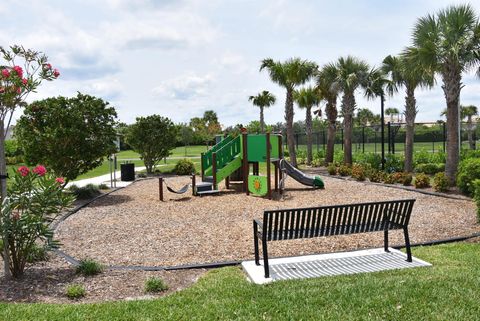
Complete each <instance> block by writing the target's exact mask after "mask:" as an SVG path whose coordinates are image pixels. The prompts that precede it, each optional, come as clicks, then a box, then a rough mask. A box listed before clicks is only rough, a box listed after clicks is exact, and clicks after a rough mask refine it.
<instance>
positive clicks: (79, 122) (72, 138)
mask: <svg viewBox="0 0 480 321" xmlns="http://www.w3.org/2000/svg"><path fill="white" fill-rule="evenodd" d="M116 117H117V113H116V112H115V109H114V108H113V107H110V106H109V103H108V102H105V101H104V100H102V99H100V98H97V97H93V96H89V95H83V94H81V93H78V94H77V96H76V97H73V98H65V97H56V98H47V99H44V100H40V101H36V102H33V103H32V104H30V105H29V106H28V107H26V108H25V111H24V114H23V116H22V117H20V119H19V121H18V122H17V126H16V128H15V133H16V135H17V138H18V141H19V142H20V144H21V145H22V146H23V148H24V151H25V160H26V161H27V163H28V164H44V165H46V166H47V167H49V168H51V169H52V170H53V172H54V173H55V174H56V175H57V176H63V177H65V179H66V180H67V181H68V180H73V179H75V178H76V177H77V176H79V175H81V174H83V173H86V172H88V171H89V170H91V169H93V168H95V167H98V166H100V165H101V164H102V162H103V159H104V157H105V156H108V155H109V154H110V153H113V152H114V151H115V140H116V137H117V134H116V130H115V118H116Z"/></svg>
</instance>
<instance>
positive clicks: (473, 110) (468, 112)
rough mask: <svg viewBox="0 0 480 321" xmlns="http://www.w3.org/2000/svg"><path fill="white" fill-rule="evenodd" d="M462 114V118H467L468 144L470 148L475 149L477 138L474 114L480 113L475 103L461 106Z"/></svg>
mask: <svg viewBox="0 0 480 321" xmlns="http://www.w3.org/2000/svg"><path fill="white" fill-rule="evenodd" d="M460 114H461V117H462V119H464V118H467V133H468V145H469V147H470V149H475V139H474V138H473V132H474V130H475V126H474V125H473V116H477V115H478V108H477V106H474V105H469V106H460Z"/></svg>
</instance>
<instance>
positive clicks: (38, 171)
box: [33, 165, 47, 176]
mask: <svg viewBox="0 0 480 321" xmlns="http://www.w3.org/2000/svg"><path fill="white" fill-rule="evenodd" d="M33 172H34V173H35V174H37V175H38V176H43V175H45V173H46V172H47V169H46V168H45V166H43V165H38V166H37V167H35V168H34V169H33Z"/></svg>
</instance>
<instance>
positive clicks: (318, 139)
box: [317, 132, 320, 153]
mask: <svg viewBox="0 0 480 321" xmlns="http://www.w3.org/2000/svg"><path fill="white" fill-rule="evenodd" d="M319 150H320V132H317V153H318V151H319Z"/></svg>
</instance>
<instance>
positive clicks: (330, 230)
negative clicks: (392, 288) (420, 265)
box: [253, 199, 415, 278]
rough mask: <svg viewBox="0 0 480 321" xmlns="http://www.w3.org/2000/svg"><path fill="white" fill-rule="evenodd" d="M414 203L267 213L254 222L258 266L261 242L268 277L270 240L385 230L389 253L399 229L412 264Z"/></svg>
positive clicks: (330, 207) (312, 208)
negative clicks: (410, 227)
mask: <svg viewBox="0 0 480 321" xmlns="http://www.w3.org/2000/svg"><path fill="white" fill-rule="evenodd" d="M414 202H415V200H414V199H407V200H395V201H386V202H371V203H359V204H346V205H334V206H321V207H310V208H296V209H280V210H271V211H265V212H264V213H263V222H261V221H259V220H257V219H254V220H253V238H254V247H255V264H256V265H260V258H259V247H258V240H259V239H261V240H262V252H263V263H264V268H265V277H266V278H268V277H270V272H269V266H268V250H267V242H268V241H281V240H292V239H301V238H312V237H321V236H330V235H346V234H354V233H365V232H376V231H384V249H385V251H386V252H388V231H389V230H398V229H403V233H404V235H405V246H406V250H407V261H408V262H412V253H411V250H410V239H409V236H408V222H409V220H410V214H411V213H412V208H413V203H414Z"/></svg>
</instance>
